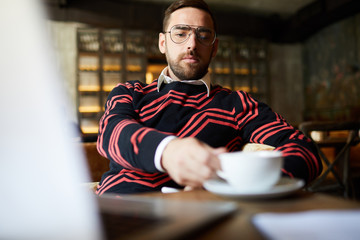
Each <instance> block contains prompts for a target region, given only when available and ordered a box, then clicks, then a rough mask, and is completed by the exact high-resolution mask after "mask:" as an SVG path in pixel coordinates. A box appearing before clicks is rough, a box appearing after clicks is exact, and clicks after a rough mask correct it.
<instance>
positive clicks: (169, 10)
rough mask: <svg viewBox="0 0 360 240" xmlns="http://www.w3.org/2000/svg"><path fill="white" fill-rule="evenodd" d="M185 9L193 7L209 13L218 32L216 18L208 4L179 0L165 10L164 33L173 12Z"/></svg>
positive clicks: (194, 0)
mask: <svg viewBox="0 0 360 240" xmlns="http://www.w3.org/2000/svg"><path fill="white" fill-rule="evenodd" d="M185 7H192V8H197V9H200V10H203V11H205V12H207V13H208V14H209V15H210V17H211V19H212V21H213V24H214V30H215V31H216V30H217V29H216V27H217V26H216V21H215V18H214V15H213V14H212V12H211V10H210V8H209V6H208V5H207V3H206V2H205V1H203V0H177V1H175V2H173V3H172V4H171V5H170V6H169V7H168V8H167V9H166V10H165V14H164V20H163V31H166V28H167V25H168V23H169V19H170V16H171V14H172V13H173V12H175V11H176V10H179V9H181V8H185Z"/></svg>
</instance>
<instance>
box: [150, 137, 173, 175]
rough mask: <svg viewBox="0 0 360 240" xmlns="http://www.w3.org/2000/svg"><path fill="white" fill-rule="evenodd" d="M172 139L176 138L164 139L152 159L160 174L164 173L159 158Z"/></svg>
mask: <svg viewBox="0 0 360 240" xmlns="http://www.w3.org/2000/svg"><path fill="white" fill-rule="evenodd" d="M174 138H176V137H175V136H168V137H166V138H164V139H163V140H162V141H161V142H160V144H159V145H158V146H157V148H156V151H155V157H154V163H155V167H156V169H157V170H159V171H160V172H166V171H165V170H164V169H163V167H162V166H161V156H162V153H163V152H164V149H165V147H166V146H167V145H168V143H169V142H170V141H171V140H173V139H174Z"/></svg>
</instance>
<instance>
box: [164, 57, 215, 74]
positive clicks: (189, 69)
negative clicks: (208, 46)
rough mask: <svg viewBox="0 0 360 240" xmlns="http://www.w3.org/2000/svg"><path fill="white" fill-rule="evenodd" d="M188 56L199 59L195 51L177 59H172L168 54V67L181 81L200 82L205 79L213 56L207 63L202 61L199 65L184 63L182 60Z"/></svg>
mask: <svg viewBox="0 0 360 240" xmlns="http://www.w3.org/2000/svg"><path fill="white" fill-rule="evenodd" d="M186 55H191V56H194V57H197V58H199V57H198V55H197V54H196V52H194V51H190V52H189V53H188V54H182V55H180V56H179V57H178V58H177V59H171V58H170V57H169V56H168V54H166V60H167V62H168V65H169V67H170V69H171V71H172V72H173V73H174V74H175V76H176V77H178V78H179V79H181V80H198V79H201V78H202V77H204V76H205V74H206V73H207V72H208V68H209V64H210V61H211V55H209V56H210V57H209V59H208V60H207V61H206V62H202V61H201V60H200V61H199V62H197V63H185V62H182V61H181V59H182V58H183V57H184V56H186Z"/></svg>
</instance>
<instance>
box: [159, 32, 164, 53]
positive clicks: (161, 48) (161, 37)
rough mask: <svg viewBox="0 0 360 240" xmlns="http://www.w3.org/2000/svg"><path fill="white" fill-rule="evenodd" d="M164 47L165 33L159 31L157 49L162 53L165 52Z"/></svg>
mask: <svg viewBox="0 0 360 240" xmlns="http://www.w3.org/2000/svg"><path fill="white" fill-rule="evenodd" d="M165 49H166V41H165V34H164V33H159V50H160V52H161V53H162V54H165Z"/></svg>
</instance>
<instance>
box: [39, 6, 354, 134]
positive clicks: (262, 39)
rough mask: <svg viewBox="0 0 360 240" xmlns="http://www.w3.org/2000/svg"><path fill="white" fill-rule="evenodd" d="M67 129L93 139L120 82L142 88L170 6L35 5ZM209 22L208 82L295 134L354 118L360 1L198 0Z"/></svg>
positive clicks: (152, 70) (150, 76)
mask: <svg viewBox="0 0 360 240" xmlns="http://www.w3.org/2000/svg"><path fill="white" fill-rule="evenodd" d="M42 2H43V4H44V6H45V9H46V12H47V13H48V16H47V28H48V30H49V33H50V34H51V36H52V39H53V45H54V48H55V49H56V55H57V61H58V67H59V68H60V69H61V71H62V73H63V75H64V79H65V85H66V89H67V92H68V95H69V97H70V99H71V101H72V102H73V103H74V106H76V107H74V109H73V121H74V122H75V123H76V124H78V126H79V127H80V130H81V131H82V133H83V134H84V135H86V136H89V137H90V136H92V135H95V134H96V133H97V130H98V121H99V118H100V117H101V115H102V113H103V110H104V104H105V100H106V97H107V95H108V93H109V92H110V91H111V89H112V88H113V87H114V86H115V85H116V84H117V83H119V82H125V81H128V80H141V81H144V82H148V83H149V82H151V81H152V80H154V79H156V78H157V77H158V75H159V73H160V72H161V70H162V69H163V68H164V67H165V66H166V61H165V58H164V56H163V55H162V54H160V52H159V50H158V45H157V44H158V43H157V41H158V34H159V32H160V31H161V30H162V18H163V12H164V10H165V9H166V8H167V6H168V5H169V4H170V3H171V2H172V1H170V0H150V1H149V0H147V1H142V0H132V1H127V0H102V1H99V0H42ZM207 3H208V4H209V6H210V7H211V9H212V11H213V12H214V15H215V17H216V19H217V25H218V31H217V33H218V36H219V39H220V46H219V51H218V54H217V56H216V58H215V59H214V61H213V62H212V64H211V66H210V71H211V73H212V75H211V77H212V81H213V83H218V84H221V85H223V86H226V87H229V88H231V89H234V90H238V89H242V90H245V91H248V92H249V93H250V94H251V95H252V96H253V97H255V98H257V99H258V100H260V101H264V102H266V103H268V104H269V105H270V106H271V107H272V108H273V110H275V111H277V112H278V113H280V114H282V115H283V116H284V117H285V118H286V119H287V120H288V121H289V122H290V123H291V124H293V125H295V126H297V125H298V124H300V123H301V122H303V121H309V120H336V121H338V120H339V121H340V120H359V118H360V69H359V68H360V66H359V63H360V27H359V26H360V1H357V0H207Z"/></svg>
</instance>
